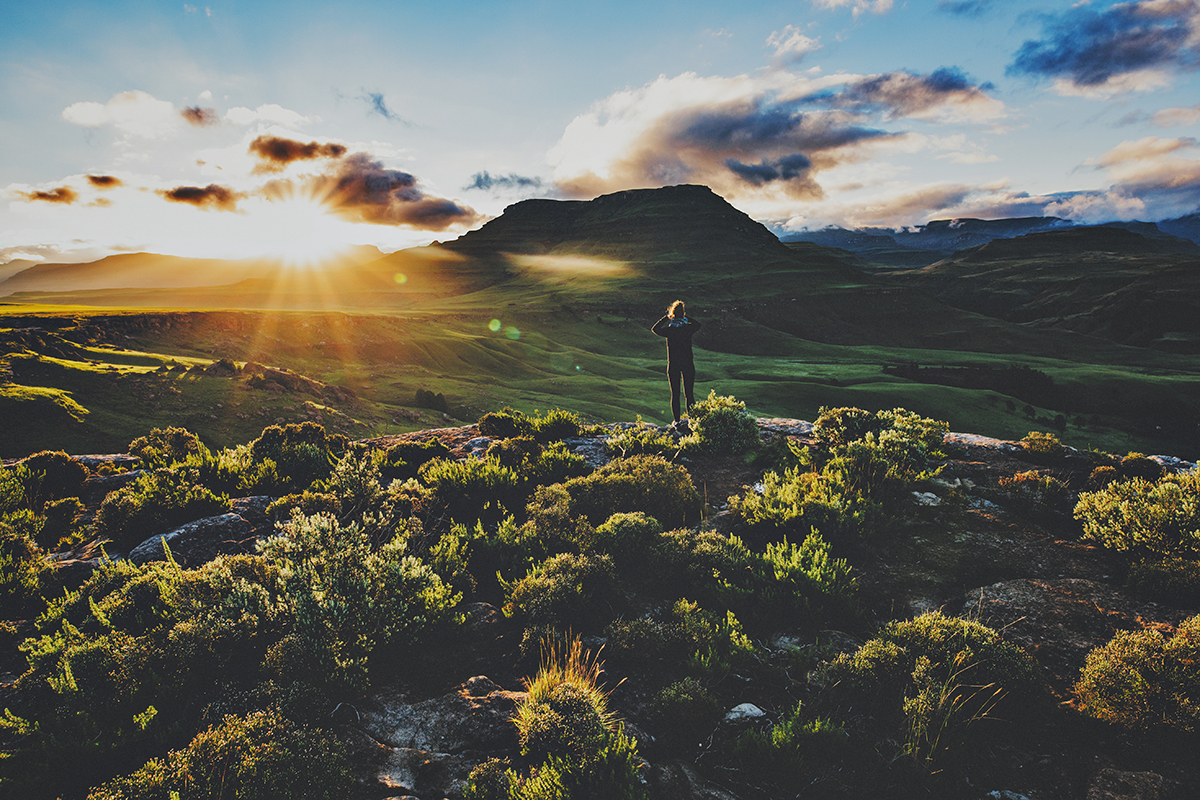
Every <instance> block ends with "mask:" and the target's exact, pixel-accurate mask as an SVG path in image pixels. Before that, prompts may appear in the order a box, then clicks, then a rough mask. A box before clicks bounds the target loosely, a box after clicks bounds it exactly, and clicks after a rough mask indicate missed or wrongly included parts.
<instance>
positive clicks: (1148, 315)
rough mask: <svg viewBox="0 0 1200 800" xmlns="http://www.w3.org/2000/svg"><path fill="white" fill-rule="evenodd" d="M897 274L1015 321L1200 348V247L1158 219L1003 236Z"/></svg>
mask: <svg viewBox="0 0 1200 800" xmlns="http://www.w3.org/2000/svg"><path fill="white" fill-rule="evenodd" d="M1127 228H1134V229H1135V230H1141V231H1143V232H1142V233H1139V232H1135V230H1129V229H1127ZM890 278H891V279H892V280H894V282H895V283H896V284H897V285H902V286H908V287H917V288H919V289H921V290H923V291H925V292H927V293H929V294H931V295H933V296H935V297H937V298H939V299H941V300H944V301H945V302H947V303H950V304H952V305H954V306H957V307H959V308H963V309H969V310H972V311H976V312H979V313H983V314H987V315H989V316H993V317H997V318H1000V319H1004V320H1007V321H1010V322H1017V323H1028V324H1031V325H1036V326H1039V327H1053V328H1062V329H1067V330H1072V331H1076V332H1079V333H1087V334H1090V335H1094V336H1102V337H1104V338H1107V339H1111V340H1113V341H1116V342H1119V343H1121V344H1129V345H1136V346H1142V347H1147V346H1148V347H1154V348H1158V349H1163V350H1171V351H1175V352H1187V353H1197V352H1200V246H1197V245H1196V244H1195V243H1194V242H1191V241H1189V240H1186V239H1181V238H1179V237H1176V236H1171V235H1169V234H1165V233H1162V232H1161V231H1160V230H1159V229H1158V227H1156V226H1154V225H1153V224H1152V223H1133V224H1128V225H1121V226H1119V227H1118V226H1093V227H1079V228H1070V229H1067V230H1057V231H1046V232H1042V233H1032V234H1027V235H1025V236H1019V237H1016V238H1014V239H998V240H995V241H992V242H988V243H987V244H984V245H980V246H978V247H973V248H969V249H967V250H964V251H962V252H960V253H957V254H955V255H954V256H953V257H951V258H948V259H944V260H942V261H939V262H938V263H936V264H932V265H930V266H928V267H925V268H923V269H918V270H908V271H894V272H892V273H891V274H890Z"/></svg>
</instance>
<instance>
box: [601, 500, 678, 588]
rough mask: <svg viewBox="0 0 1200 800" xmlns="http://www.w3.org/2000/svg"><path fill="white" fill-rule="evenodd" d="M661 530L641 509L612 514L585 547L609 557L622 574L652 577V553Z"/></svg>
mask: <svg viewBox="0 0 1200 800" xmlns="http://www.w3.org/2000/svg"><path fill="white" fill-rule="evenodd" d="M662 532H663V530H662V526H661V525H659V524H658V520H656V519H655V518H654V517H651V516H648V515H647V514H646V513H645V512H644V511H634V512H625V513H620V514H613V515H612V516H611V517H609V518H608V519H607V520H605V522H604V524H602V525H601V526H600V527H598V528H596V530H595V532H594V533H593V534H592V536H591V537H590V541H588V542H587V548H588V549H589V550H591V551H594V552H597V553H605V554H607V555H608V556H610V557H611V558H612V560H613V563H614V564H615V565H616V567H617V570H618V571H619V572H620V574H621V575H622V576H629V577H631V578H653V572H654V568H653V566H652V562H653V556H652V554H653V552H654V549H655V548H656V547H658V544H659V541H660V534H661V533H662Z"/></svg>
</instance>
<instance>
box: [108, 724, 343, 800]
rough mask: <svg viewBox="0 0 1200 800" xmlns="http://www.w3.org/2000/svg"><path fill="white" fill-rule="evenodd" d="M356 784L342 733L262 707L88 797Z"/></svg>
mask: <svg viewBox="0 0 1200 800" xmlns="http://www.w3.org/2000/svg"><path fill="white" fill-rule="evenodd" d="M352 785H353V784H352V781H351V778H350V772H349V769H348V762H347V760H346V753H345V749H344V747H342V745H341V743H340V742H338V741H337V739H335V738H334V737H332V736H330V735H328V734H326V733H324V732H322V731H320V730H318V729H315V728H309V727H305V726H302V725H297V724H296V723H294V722H291V721H290V720H287V719H285V718H284V717H281V716H279V714H277V713H275V712H272V711H259V712H255V713H252V714H249V715H247V716H244V717H242V716H227V717H225V719H224V720H223V721H222V722H221V723H220V724H219V725H215V726H212V727H210V728H208V729H207V730H205V731H203V732H201V733H199V734H198V735H197V736H196V737H195V738H194V739H192V741H191V742H190V743H189V744H188V745H187V747H185V748H183V749H181V750H173V751H171V752H170V753H169V754H168V755H167V757H166V758H165V759H154V760H152V761H150V762H148V763H147V764H146V765H145V766H144V767H142V768H141V769H140V770H138V771H137V772H135V773H133V774H132V775H129V776H127V777H124V778H116V779H114V780H111V781H109V782H108V783H105V784H104V785H103V786H100V787H98V788H96V789H95V790H93V791H92V792H91V793H90V794H89V795H88V800H163V799H164V798H168V797H178V798H179V800H200V799H201V798H215V797H230V798H239V800H241V799H243V798H244V800H275V798H282V797H286V798H289V800H342V798H344V797H346V796H347V795H348V794H349V793H350V791H351V787H352Z"/></svg>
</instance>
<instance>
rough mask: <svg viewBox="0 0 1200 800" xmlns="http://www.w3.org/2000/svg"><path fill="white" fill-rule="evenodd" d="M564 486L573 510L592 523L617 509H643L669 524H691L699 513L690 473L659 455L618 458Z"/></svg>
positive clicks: (697, 494) (598, 522)
mask: <svg viewBox="0 0 1200 800" xmlns="http://www.w3.org/2000/svg"><path fill="white" fill-rule="evenodd" d="M563 485H564V486H565V488H566V489H567V491H568V492H569V493H570V495H571V500H572V510H573V512H574V513H576V514H579V515H581V516H584V517H587V519H588V521H589V522H591V523H592V524H593V525H598V524H600V523H602V522H603V521H604V520H606V519H608V518H609V517H610V516H612V515H613V514H616V513H617V512H620V511H645V512H647V513H650V514H653V515H654V517H655V518H656V519H657V520H659V521H660V522H661V523H662V524H663V525H665V526H668V527H675V526H682V525H689V524H692V523H693V522H694V521H695V520H697V519H699V516H700V495H699V493H698V492H697V491H696V487H695V486H694V485H693V484H692V477H691V475H689V474H688V471H687V470H686V469H684V468H683V467H681V466H678V465H676V464H672V463H670V462H669V461H667V460H666V459H664V458H662V457H661V456H650V455H643V456H629V457H627V458H617V459H614V460H612V461H610V462H608V463H607V464H605V465H604V466H603V467H600V469H598V470H596V471H595V472H593V473H591V474H590V475H585V476H583V477H580V478H572V479H571V480H569V481H567V482H566V483H564V484H563Z"/></svg>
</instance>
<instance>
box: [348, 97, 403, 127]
mask: <svg viewBox="0 0 1200 800" xmlns="http://www.w3.org/2000/svg"><path fill="white" fill-rule="evenodd" d="M359 99H361V100H363V101H365V102H366V104H367V105H368V106H370V107H371V112H372V113H374V114H378V115H379V116H381V117H383V118H384V119H386V120H391V121H392V122H399V123H401V124H403V125H411V124H412V123H410V122H409V121H408V120H406V119H404V117H401V116H400V115H399V114H397V113H396V112H394V111H392V110H391V109H390V108H388V105H387V102H386V101H385V100H384V99H383V92H368V91H366V90H365V89H364V90H363V93H362V95H360V97H359Z"/></svg>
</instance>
